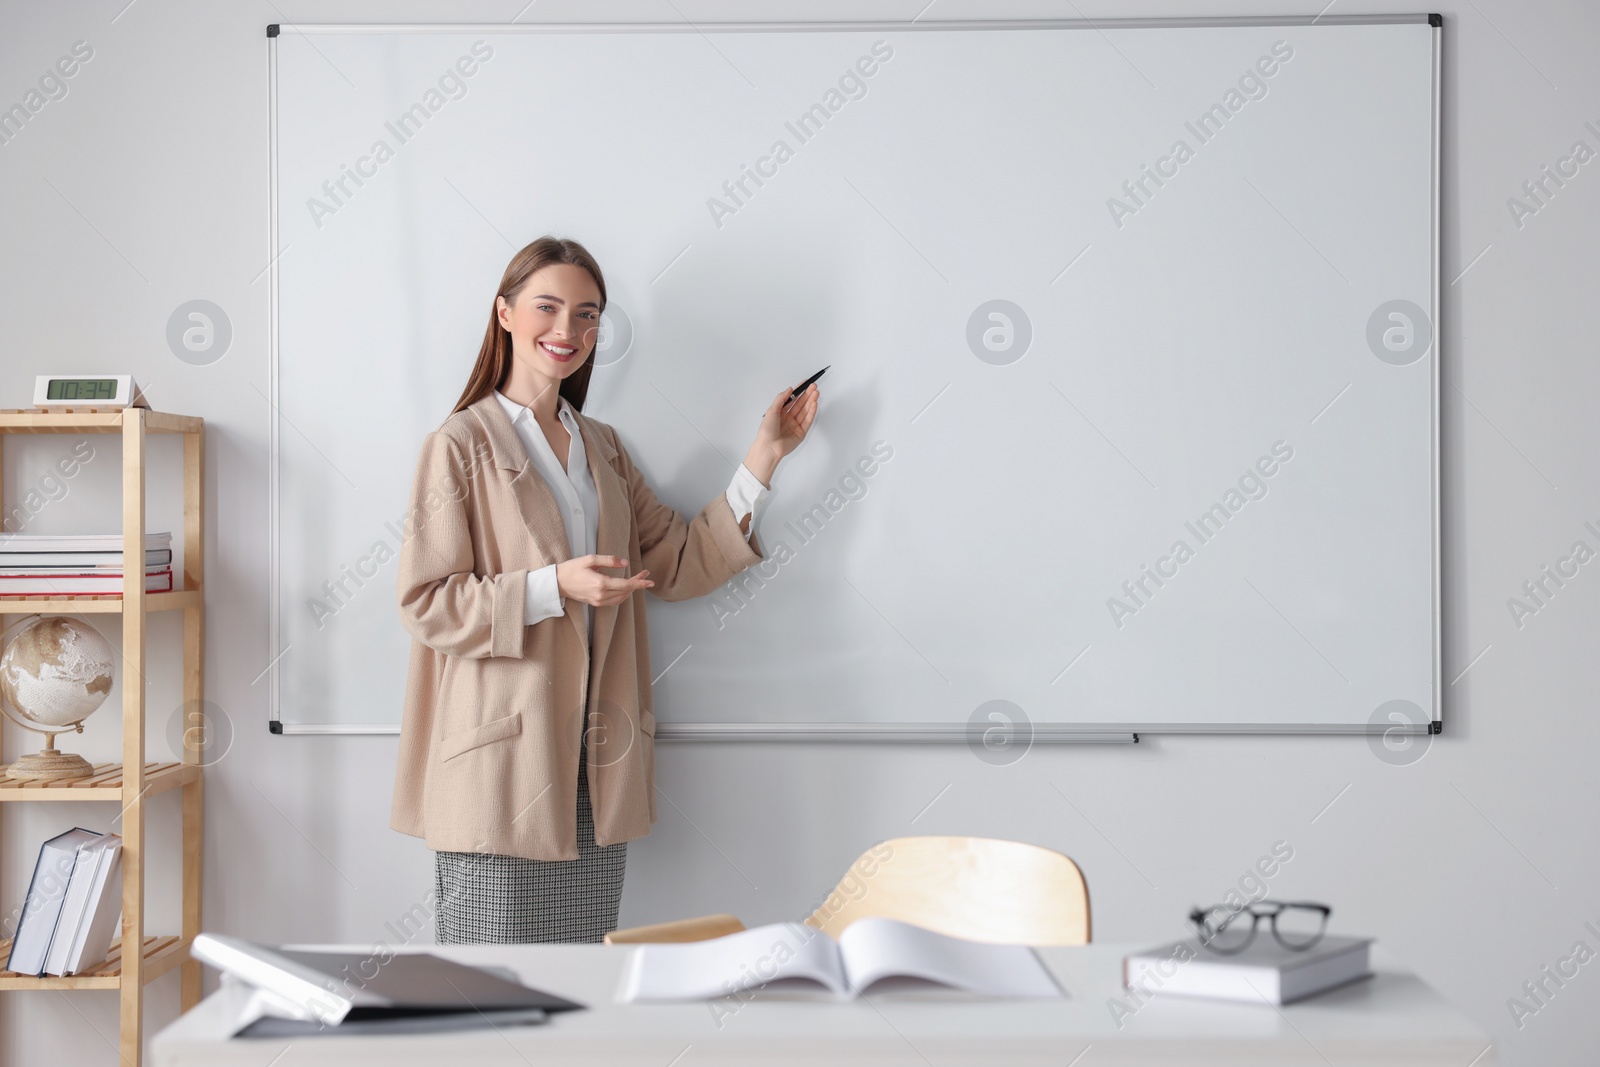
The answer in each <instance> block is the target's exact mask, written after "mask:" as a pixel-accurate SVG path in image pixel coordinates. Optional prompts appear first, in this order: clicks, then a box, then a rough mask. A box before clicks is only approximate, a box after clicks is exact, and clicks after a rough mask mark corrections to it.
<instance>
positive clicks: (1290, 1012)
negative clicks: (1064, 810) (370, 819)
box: [152, 944, 1495, 1067]
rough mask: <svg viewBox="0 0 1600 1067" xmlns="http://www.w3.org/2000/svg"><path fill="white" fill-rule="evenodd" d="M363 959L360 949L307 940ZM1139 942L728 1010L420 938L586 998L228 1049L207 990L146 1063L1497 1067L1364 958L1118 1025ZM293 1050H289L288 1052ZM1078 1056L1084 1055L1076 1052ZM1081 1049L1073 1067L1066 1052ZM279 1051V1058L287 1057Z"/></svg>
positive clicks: (1415, 983) (1155, 1010)
mask: <svg viewBox="0 0 1600 1067" xmlns="http://www.w3.org/2000/svg"><path fill="white" fill-rule="evenodd" d="M299 947H303V948H323V949H328V950H330V951H332V950H338V951H346V952H369V951H371V948H372V946H370V945H316V946H313V945H304V946H299ZM1144 947H1147V946H1145V945H1107V944H1098V945H1090V946H1086V947H1084V948H1051V949H1041V950H1040V951H1039V954H1040V957H1041V958H1042V959H1043V960H1044V962H1045V964H1046V966H1048V967H1049V968H1050V970H1051V972H1052V973H1053V974H1054V975H1055V976H1056V979H1057V981H1058V982H1060V984H1061V986H1062V988H1063V989H1065V990H1066V991H1067V993H1068V998H1067V999H1063V1000H1048V1001H1047V1000H1038V1001H994V1000H990V1001H972V1000H969V999H964V998H961V997H960V996H959V995H956V994H953V993H950V992H948V991H940V992H937V993H918V994H913V993H910V992H899V993H890V992H884V993H880V994H874V995H873V996H872V997H871V998H870V1001H859V1000H858V1001H845V1002H833V1003H822V1002H818V1001H817V1000H816V999H815V998H814V997H813V996H812V995H811V994H808V993H799V992H791V991H787V990H786V991H784V992H783V993H778V992H776V991H765V992H758V993H757V994H756V995H755V997H754V999H753V1000H752V1001H751V1002H749V1003H747V1004H745V1005H744V1006H743V1007H741V1008H740V1009H739V1010H738V1011H737V1012H736V1013H734V1014H732V1015H731V1016H729V1015H724V1017H723V1018H722V1019H721V1020H720V1021H721V1026H720V1027H719V1026H718V1020H717V1019H716V1018H715V1017H714V1016H713V1013H712V1010H711V1008H710V1007H709V1006H707V1005H706V1004H703V1003H690V1004H619V1003H617V1002H616V998H617V990H618V987H619V980H620V978H621V973H622V966H623V963H624V962H625V960H626V959H627V957H628V954H629V953H630V952H631V951H632V949H631V948H630V947H628V946H614V947H613V946H604V945H426V944H424V945H416V946H412V947H411V949H410V950H415V951H425V952H435V953H437V954H438V955H441V956H446V957H449V958H451V959H455V960H459V961H461V962H463V963H470V964H477V965H480V966H496V965H498V966H503V967H509V968H510V969H511V970H513V971H515V972H516V974H517V976H518V977H519V978H520V979H521V980H522V981H523V982H525V983H526V984H528V985H531V986H536V987H539V988H541V989H545V990H548V991H549V992H552V993H556V994H559V995H561V996H564V997H568V998H570V999H573V1000H576V1001H578V1002H580V1003H583V1004H587V1005H589V1006H590V1007H589V1010H587V1011H580V1012H572V1013H566V1014H561V1015H558V1016H555V1017H554V1018H553V1019H552V1021H551V1022H549V1023H547V1024H544V1025H541V1026H525V1027H508V1028H505V1029H502V1030H500V1031H495V1030H473V1031H466V1032H463V1033H454V1034H435V1035H427V1036H420V1037H365V1036H344V1037H338V1036H325V1035H318V1036H315V1037H305V1038H298V1039H295V1040H293V1041H292V1042H291V1041H288V1040H285V1039H269V1038H243V1039H236V1040H227V1039H224V1038H222V1037H221V1036H220V1035H221V1034H222V1033H223V1032H224V1027H225V1026H226V1023H227V1020H228V1018H229V1017H230V1016H229V1014H228V1013H229V1011H230V1008H229V1004H228V999H229V997H228V991H227V990H226V989H224V990H221V991H219V992H217V993H214V994H212V995H211V996H209V997H207V998H206V999H205V1000H204V1001H202V1002H201V1003H200V1004H199V1005H197V1006H196V1007H195V1008H194V1009H193V1010H192V1011H190V1012H189V1013H188V1014H187V1015H184V1016H183V1017H182V1018H180V1019H178V1020H177V1021H176V1022H174V1023H173V1024H172V1025H171V1026H168V1027H167V1028H166V1029H165V1030H162V1031H161V1032H160V1033H159V1034H157V1035H156V1036H155V1038H154V1039H153V1043H152V1050H153V1058H154V1061H155V1063H156V1065H157V1067H228V1065H239V1067H244V1065H248V1067H268V1065H269V1064H280V1065H281V1067H289V1065H290V1064H293V1065H294V1067H311V1065H324V1064H326V1065H331V1064H340V1065H346V1064H358V1065H373V1067H378V1065H383V1067H389V1065H394V1064H436V1065H441V1067H443V1065H448V1067H457V1065H462V1064H465V1065H469V1067H501V1065H505V1067H529V1065H530V1064H538V1065H541V1067H542V1065H546V1064H607V1065H616V1067H621V1065H629V1067H633V1065H637V1067H669V1065H670V1067H694V1065H696V1064H708V1063H716V1064H742V1065H743V1064H748V1065H762V1064H782V1065H784V1067H797V1065H800V1064H826V1065H827V1067H854V1065H857V1064H874V1065H877V1064H892V1065H906V1067H930V1065H932V1067H947V1065H950V1067H953V1065H958V1064H959V1065H966V1064H971V1065H975V1067H977V1065H982V1067H991V1065H996V1064H1028V1065H1038V1067H1045V1065H1048V1067H1067V1065H1069V1064H1080V1067H1102V1065H1106V1064H1118V1065H1120V1067H1133V1065H1138V1067H1144V1065H1147V1064H1148V1065H1154V1064H1162V1065H1175V1064H1177V1065H1197V1067H1198V1065H1204V1067H1251V1065H1259V1067H1266V1065H1269V1064H1270V1065H1272V1067H1299V1065H1302V1064H1304V1065H1307V1067H1329V1065H1330V1064H1334V1065H1337V1067H1347V1065H1353V1064H1363V1065H1377V1064H1381V1065H1385V1067H1400V1065H1407V1067H1410V1065H1416V1064H1428V1065H1437V1067H1468V1065H1469V1064H1470V1065H1471V1067H1490V1065H1492V1064H1493V1063H1494V1062H1495V1056H1494V1052H1493V1051H1492V1050H1490V1049H1489V1045H1490V1041H1489V1037H1488V1036H1487V1035H1486V1034H1485V1033H1484V1032H1483V1031H1482V1030H1481V1029H1479V1028H1478V1027H1477V1026H1476V1025H1474V1024H1473V1023H1472V1022H1470V1021H1468V1020H1467V1018H1466V1017H1465V1016H1463V1015H1462V1014H1461V1013H1460V1012H1458V1011H1456V1010H1455V1009H1454V1008H1452V1007H1451V1006H1450V1005H1449V1004H1447V1003H1445V1001H1444V1000H1443V999H1441V998H1440V997H1439V995H1438V994H1437V993H1435V992H1434V991H1433V990H1432V989H1430V988H1429V987H1428V986H1427V985H1425V984H1424V983H1423V982H1422V981H1421V980H1420V979H1418V978H1416V977H1415V976H1413V975H1411V974H1408V973H1406V972H1404V971H1402V970H1400V969H1399V968H1397V967H1395V966H1394V965H1393V964H1392V963H1390V962H1388V961H1386V960H1385V958H1384V956H1383V954H1382V953H1381V952H1375V953H1374V970H1375V971H1376V972H1377V973H1376V974H1375V975H1374V976H1373V977H1372V978H1370V979H1367V980H1365V981H1362V982H1358V983H1356V984H1354V985H1350V986H1346V987H1344V988H1343V989H1338V990H1332V991H1330V992H1328V993H1325V994H1323V995H1322V996H1320V997H1314V998H1312V999H1310V1000H1307V1001H1303V1002H1302V1003H1300V1004H1295V1005H1292V1006H1290V1007H1287V1008H1283V1009H1277V1008H1273V1007H1271V1006H1268V1005H1247V1004H1230V1003H1226V1002H1222V1001H1205V1000H1194V999H1187V998H1182V999H1180V998H1177V997H1166V998H1161V997H1157V998H1156V999H1154V1000H1151V1001H1150V1002H1148V1003H1147V1004H1146V1005H1145V1006H1144V1007H1143V1008H1141V1009H1140V1010H1139V1011H1138V1012H1137V1013H1136V1014H1135V1015H1133V1016H1132V1017H1131V1018H1124V1019H1123V1025H1122V1026H1121V1028H1120V1029H1119V1028H1118V1026H1117V1023H1116V1021H1115V1020H1114V1019H1113V1017H1112V1013H1111V1012H1110V1011H1109V1010H1108V1009H1107V1007H1106V1001H1107V998H1108V997H1111V996H1121V995H1122V994H1123V990H1122V988H1121V960H1122V957H1123V956H1124V955H1125V954H1126V953H1127V951H1128V950H1129V949H1136V948H1144ZM290 1044H293V1046H294V1047H293V1048H292V1049H287V1054H286V1046H288V1045H290ZM1085 1050H1092V1051H1090V1052H1089V1053H1088V1054H1087V1055H1084V1052H1085ZM1080 1055H1081V1056H1083V1058H1082V1060H1081V1061H1080V1060H1078V1059H1075V1058H1074V1057H1078V1056H1080ZM280 1057H282V1058H281V1059H280Z"/></svg>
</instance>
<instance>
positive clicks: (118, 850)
mask: <svg viewBox="0 0 1600 1067" xmlns="http://www.w3.org/2000/svg"><path fill="white" fill-rule="evenodd" d="M97 844H98V845H99V852H100V855H101V862H100V864H99V866H98V868H97V869H96V870H95V876H94V881H93V882H92V883H91V884H90V886H89V897H88V900H87V901H85V904H84V916H83V920H82V922H80V923H79V924H78V936H77V938H76V939H75V940H74V942H73V944H72V947H71V949H70V950H69V951H68V953H67V966H66V969H65V970H64V972H63V973H65V974H82V973H83V972H84V971H86V970H88V969H89V968H91V967H96V966H98V965H100V964H102V963H104V962H105V959H106V957H107V956H109V955H111V940H112V938H113V937H115V936H116V934H117V930H118V927H119V925H120V923H119V920H121V918H122V838H121V836H120V835H118V834H106V839H105V841H103V842H97Z"/></svg>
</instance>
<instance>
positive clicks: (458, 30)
mask: <svg viewBox="0 0 1600 1067" xmlns="http://www.w3.org/2000/svg"><path fill="white" fill-rule="evenodd" d="M1443 21H1444V20H1443V18H1442V16H1440V15H1437V14H1430V13H1425V12H1419V13H1414V14H1378V15H1283V16H1255V15H1247V16H1219V17H1185V18H1149V19H1145V18H1117V19H1097V20H1093V21H1091V20H1088V19H951V20H941V21H930V22H916V21H912V22H885V21H862V22H849V21H845V22H837V21H835V22H701V23H690V22H677V23H664V22H604V23H597V22H587V23H526V24H524V23H505V24H496V23H443V24H429V23H397V24H392V25H364V24H360V23H274V24H272V25H269V26H268V27H267V137H268V159H269V166H270V170H271V174H270V180H269V190H270V191H269V204H268V223H267V249H268V257H269V259H268V267H267V270H268V284H267V294H268V295H267V301H268V315H267V390H268V409H269V416H268V417H269V427H268V434H267V441H268V461H267V480H268V488H267V492H268V498H269V499H268V505H267V522H268V527H269V530H268V542H267V543H268V548H267V551H268V561H267V575H268V578H267V585H268V594H267V596H268V611H267V619H268V622H267V630H268V642H269V644H268V656H269V657H270V662H269V663H268V665H267V668H266V671H265V672H264V673H266V674H267V676H268V682H267V703H268V713H269V719H268V724H267V727H268V729H269V730H270V731H271V732H272V733H274V734H296V735H304V736H331V735H343V736H355V735H361V736H378V735H391V734H395V735H397V734H399V733H400V724H399V723H293V722H285V721H284V720H283V716H282V707H281V704H280V697H281V689H280V685H279V666H278V664H279V662H280V661H281V660H282V659H283V656H284V655H285V653H287V652H288V651H289V650H288V649H281V650H280V646H281V644H282V615H281V609H280V603H279V602H280V594H281V592H282V589H281V584H282V577H283V574H282V570H281V567H280V560H279V547H280V537H279V525H280V521H281V518H282V511H281V506H280V500H279V480H278V478H279V462H278V421H279V416H278V260H279V258H280V256H281V255H282V252H283V251H286V250H280V249H279V247H278V38H279V37H280V36H281V35H283V34H295V35H299V36H316V35H322V34H389V33H392V34H482V33H495V34H528V33H542V34H563V33H582V34H593V33H698V34H705V33H826V32H838V31H869V30H879V31H893V32H896V33H904V32H908V31H915V32H935V31H940V30H1095V31H1097V32H1098V31H1101V30H1105V29H1108V28H1109V29H1156V28H1174V27H1196V28H1199V27H1206V26H1219V27H1220V26H1315V25H1320V24H1327V25H1345V26H1405V25H1416V24H1419V23H1426V24H1429V25H1431V26H1432V27H1433V138H1432V144H1431V146H1430V152H1431V154H1432V157H1433V158H1432V189H1431V190H1430V192H1431V197H1432V219H1431V220H1430V221H1431V230H1432V242H1431V255H1432V263H1431V264H1430V274H1431V276H1432V278H1431V286H1430V288H1431V292H1430V294H1429V296H1430V300H1429V308H1428V313H1429V314H1430V315H1431V316H1432V318H1433V322H1432V326H1433V350H1432V353H1431V355H1432V359H1433V364H1432V381H1431V383H1430V389H1431V395H1430V397H1429V400H1430V408H1429V419H1430V421H1431V423H1432V425H1431V427H1430V434H1429V440H1430V448H1431V452H1432V454H1431V456H1430V464H1429V466H1430V490H1431V500H1430V505H1431V507H1432V520H1433V531H1432V535H1433V543H1432V549H1433V583H1432V584H1433V715H1434V717H1433V719H1432V720H1431V721H1429V722H1425V723H1414V724H1400V725H1395V724H1390V725H1388V726H1383V725H1379V724H1370V723H1369V724H1360V725H1356V724H1344V723H1134V724H1128V723H1062V722H1042V723H1036V724H1032V727H1031V729H1032V736H1031V741H1030V743H1032V742H1043V743H1052V744H1060V743H1071V744H1132V743H1136V742H1138V740H1139V735H1140V734H1243V735H1268V734H1301V735H1305V734H1311V735H1341V734H1342V735H1365V736H1372V735H1384V734H1401V735H1422V734H1436V733H1440V732H1442V729H1443V725H1444V684H1443V647H1444V640H1443V612H1442V608H1441V595H1440V593H1441V584H1442V567H1441V561H1440V551H1439V545H1440V454H1439V431H1440V428H1439V414H1440V412H1439V376H1440V363H1441V362H1442V359H1441V353H1442V351H1443V344H1442V337H1441V335H1442V333H1443V330H1442V323H1441V321H1440V284H1439V283H1440V277H1439V263H1440V258H1439V249H1440V188H1441V186H1442V178H1441V174H1440V164H1441V160H1442V154H1441V133H1442V127H1441V123H1440V113H1441V94H1442V85H1443V81H1442V71H1441V66H1442V60H1443V51H1444V49H1443V34H1444V26H1443ZM970 736H971V734H970V730H969V727H968V726H967V725H966V724H964V723H941V722H910V723H826V722H794V723H770V722H726V723H723V722H684V723H669V722H662V723H660V724H659V725H658V726H657V729H656V739H657V740H660V741H778V740H782V741H820V742H858V743H871V742H895V743H908V742H910V743H918V742H920V743H958V742H965V741H967V740H968V739H969V738H970Z"/></svg>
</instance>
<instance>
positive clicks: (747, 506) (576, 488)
mask: <svg viewBox="0 0 1600 1067" xmlns="http://www.w3.org/2000/svg"><path fill="white" fill-rule="evenodd" d="M494 395H495V397H496V398H497V399H498V400H499V401H500V406H501V407H502V408H504V409H505V413H506V417H507V418H509V419H510V420H511V425H512V426H513V427H515V428H516V431H517V436H518V437H520V438H521V439H522V447H523V449H524V450H525V451H526V452H527V453H528V458H529V459H530V460H531V461H532V462H533V466H534V469H535V470H537V471H538V472H539V474H540V475H541V476H542V477H543V478H544V480H545V482H546V483H547V484H548V485H549V486H550V493H551V495H552V496H554V497H555V498H556V504H557V505H558V506H559V507H560V508H561V520H562V522H564V523H565V524H566V527H567V543H568V544H569V545H570V546H571V547H572V555H573V558H577V557H578V556H590V555H593V554H594V549H595V539H596V536H597V533H598V531H599V528H600V499H599V496H598V495H597V494H596V492H595V488H594V475H592V474H591V473H589V457H588V453H587V451H586V450H585V449H584V447H583V432H582V431H581V430H580V429H579V428H578V419H577V417H576V416H575V415H574V414H573V411H572V405H571V404H569V403H567V398H566V397H564V396H563V397H558V398H557V399H556V414H557V416H558V417H559V418H560V419H561V425H563V426H565V427H566V428H567V435H568V436H569V437H570V438H571V443H570V444H569V445H568V446H567V466H566V469H565V470H563V469H562V467H561V463H560V461H558V460H557V459H556V454H555V451H554V450H553V449H552V448H551V447H550V441H549V439H548V438H546V437H545V435H544V431H543V430H541V429H540V428H539V420H538V419H536V418H534V417H533V412H532V411H530V410H528V409H527V408H525V407H523V406H522V405H521V404H518V403H516V402H515V401H513V400H510V399H508V398H507V397H506V395H505V394H504V393H502V392H500V391H499V390H498V389H497V390H495V394H494ZM770 493H771V490H770V489H768V488H767V487H766V486H764V485H762V484H761V480H760V479H759V478H757V477H756V476H755V475H754V474H752V473H751V472H750V468H748V467H746V466H745V465H744V464H743V463H741V464H739V469H738V470H737V471H735V472H734V475H733V481H732V482H730V483H729V485H728V491H727V497H728V506H729V507H731V508H732V509H733V516H734V519H735V520H736V521H738V520H742V519H743V518H744V516H746V515H749V516H750V529H751V530H754V529H755V526H756V520H755V512H756V510H757V509H758V508H759V507H760V506H761V504H762V503H763V502H764V501H765V500H766V498H767V496H768V494H770ZM744 536H745V540H747V541H748V540H749V539H750V534H749V533H748V532H747V533H746V534H745V535H744ZM638 566H639V561H638V560H636V559H630V560H629V561H628V570H629V572H630V574H631V573H637V570H638ZM564 613H565V608H564V607H563V605H562V597H561V587H560V585H559V584H558V583H557V581H556V565H555V564H554V563H552V564H550V565H549V566H548V567H540V568H539V569H538V570H532V571H529V572H528V593H527V599H526V601H525V606H524V608H523V613H522V614H523V622H524V623H526V624H528V625H530V626H531V625H533V624H534V623H536V622H541V621H543V620H544V619H548V618H551V617H552V616H556V615H561V614H564ZM583 614H584V620H585V622H587V623H588V626H589V633H590V635H591V636H593V634H594V608H593V607H592V606H590V605H588V604H585V605H584V606H583Z"/></svg>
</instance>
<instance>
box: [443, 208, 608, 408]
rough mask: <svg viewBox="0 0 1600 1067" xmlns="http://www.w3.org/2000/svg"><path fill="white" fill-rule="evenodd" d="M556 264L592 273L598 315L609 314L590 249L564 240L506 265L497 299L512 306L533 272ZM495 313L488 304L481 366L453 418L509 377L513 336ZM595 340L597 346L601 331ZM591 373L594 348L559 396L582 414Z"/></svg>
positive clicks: (546, 241)
mask: <svg viewBox="0 0 1600 1067" xmlns="http://www.w3.org/2000/svg"><path fill="white" fill-rule="evenodd" d="M552 263H566V264H570V265H571V266H574V267H582V268H583V269H584V270H586V271H588V272H589V274H590V275H591V276H592V277H593V278H594V284H595V285H596V286H597V287H598V288H599V290H600V310H602V311H604V310H605V306H606V280H605V277H604V276H603V275H602V274H601V273H600V264H598V263H596V262H595V261H594V257H593V256H591V255H590V254H589V250H588V249H586V248H584V247H583V246H582V245H580V244H579V243H578V242H576V241H569V240H567V239H566V238H565V237H550V236H545V237H541V238H539V239H538V240H537V241H534V242H533V243H532V244H530V245H528V246H527V247H526V248H524V249H523V250H522V251H520V252H518V253H517V254H516V255H514V256H512V257H511V262H510V263H508V264H506V272H505V274H503V275H501V277H500V288H499V289H498V290H497V291H496V292H495V296H496V297H502V296H503V297H505V298H506V303H508V304H510V303H512V302H514V301H515V300H516V298H517V294H518V293H520V292H521V291H522V287H523V286H525V285H527V284H528V279H529V278H531V277H533V274H534V272H535V271H538V270H540V269H542V268H544V267H548V266H550V264H552ZM496 308H497V305H496V303H495V302H494V301H490V303H489V328H488V329H487V330H485V331H484V334H483V344H482V345H481V346H480V347H479V349H478V361H477V362H476V363H474V364H473V365H472V376H471V377H470V378H468V379H467V387H466V389H464V390H463V391H462V393H461V399H460V400H457V401H456V406H455V407H453V408H451V409H450V414H452V415H454V414H455V413H456V412H458V411H460V410H461V409H462V408H465V407H468V406H470V405H472V404H475V403H477V402H478V401H479V400H481V399H483V398H484V397H486V396H488V395H489V394H490V393H491V392H493V391H494V390H496V389H498V388H500V387H501V386H502V385H504V384H505V383H506V378H507V377H509V376H510V374H511V334H509V333H508V332H506V329H505V327H504V326H501V325H500V316H499V314H498V313H497V311H496ZM595 341H596V343H598V341H599V332H598V331H596V333H595ZM593 370H594V345H590V348H589V352H588V353H587V354H586V356H585V358H584V361H583V366H581V367H579V368H578V369H577V370H575V371H573V372H572V373H571V374H569V375H567V376H566V377H565V378H563V379H562V380H561V395H562V396H564V397H566V398H567V403H569V404H571V405H572V406H573V407H575V408H577V409H578V410H579V411H582V410H583V402H584V399H585V398H586V397H588V395H589V375H590V373H591V372H592V371H593Z"/></svg>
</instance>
